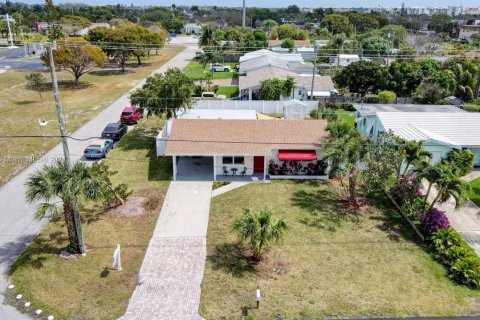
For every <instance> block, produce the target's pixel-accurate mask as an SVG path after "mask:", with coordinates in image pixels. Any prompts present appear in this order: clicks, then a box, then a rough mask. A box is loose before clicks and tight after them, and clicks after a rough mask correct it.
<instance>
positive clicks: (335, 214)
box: [291, 183, 360, 232]
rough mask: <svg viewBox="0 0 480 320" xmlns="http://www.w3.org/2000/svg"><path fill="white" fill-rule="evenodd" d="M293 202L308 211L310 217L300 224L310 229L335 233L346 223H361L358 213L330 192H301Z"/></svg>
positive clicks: (295, 194)
mask: <svg viewBox="0 0 480 320" xmlns="http://www.w3.org/2000/svg"><path fill="white" fill-rule="evenodd" d="M309 184H311V185H312V184H313V183H309ZM313 185H319V183H316V184H313ZM291 201H292V203H293V205H295V206H297V207H300V208H302V209H305V210H306V211H308V214H309V215H308V216H304V217H302V218H300V222H301V223H303V224H305V225H307V226H310V227H315V228H319V229H325V230H328V231H331V232H335V231H336V230H337V228H338V227H341V226H342V225H343V224H344V223H346V222H352V223H355V224H358V223H360V219H359V215H358V213H357V212H356V211H355V210H352V209H349V208H347V207H346V206H344V204H343V203H342V201H341V199H339V197H338V195H337V194H336V193H335V192H332V191H330V190H325V189H317V190H314V191H305V190H300V191H297V192H295V193H294V194H293V196H292V198H291Z"/></svg>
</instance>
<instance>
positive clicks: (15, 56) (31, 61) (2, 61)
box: [0, 44, 45, 70]
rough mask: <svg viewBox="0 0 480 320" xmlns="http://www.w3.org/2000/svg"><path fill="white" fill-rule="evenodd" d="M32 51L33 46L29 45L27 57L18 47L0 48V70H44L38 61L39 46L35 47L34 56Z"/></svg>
mask: <svg viewBox="0 0 480 320" xmlns="http://www.w3.org/2000/svg"><path fill="white" fill-rule="evenodd" d="M33 49H34V47H33V44H29V48H28V50H27V52H28V55H26V54H25V53H26V52H25V48H24V47H23V46H19V47H18V48H0V69H6V68H7V69H8V68H9V69H11V70H44V69H45V66H44V65H43V63H42V61H41V60H40V53H41V52H39V51H38V50H39V49H40V46H39V45H37V44H36V45H35V49H37V51H36V52H35V53H36V54H35V55H32V50H33Z"/></svg>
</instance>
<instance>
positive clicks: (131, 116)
mask: <svg viewBox="0 0 480 320" xmlns="http://www.w3.org/2000/svg"><path fill="white" fill-rule="evenodd" d="M142 116H143V113H142V110H141V109H139V108H137V107H126V108H125V109H123V111H122V115H121V116H120V122H121V123H123V124H132V123H138V121H140V118H142Z"/></svg>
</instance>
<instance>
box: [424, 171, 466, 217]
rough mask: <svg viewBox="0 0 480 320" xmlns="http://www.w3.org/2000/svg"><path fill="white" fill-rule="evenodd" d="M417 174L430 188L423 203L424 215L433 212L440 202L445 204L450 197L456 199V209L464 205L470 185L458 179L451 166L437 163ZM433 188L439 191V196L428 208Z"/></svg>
mask: <svg viewBox="0 0 480 320" xmlns="http://www.w3.org/2000/svg"><path fill="white" fill-rule="evenodd" d="M417 174H418V177H419V178H420V179H425V180H427V181H428V188H427V192H426V194H425V199H424V203H423V208H424V213H426V212H429V211H430V210H432V208H433V207H434V206H435V204H436V203H437V202H438V201H441V202H445V201H447V200H448V199H449V198H450V197H453V198H454V199H455V209H458V208H460V207H461V206H462V205H463V203H464V201H465V191H466V190H468V184H467V183H465V182H463V181H462V180H461V179H460V178H459V177H458V175H457V174H456V172H455V170H454V169H453V168H452V166H451V165H450V164H447V163H437V164H435V165H433V166H432V165H429V166H425V167H424V168H423V170H419V172H417ZM432 187H435V188H436V189H437V195H436V196H435V198H434V199H433V201H432V203H431V204H430V206H429V207H428V208H427V199H428V196H429V195H430V193H431V191H432Z"/></svg>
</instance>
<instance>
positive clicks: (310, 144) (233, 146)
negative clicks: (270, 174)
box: [165, 119, 327, 155]
mask: <svg viewBox="0 0 480 320" xmlns="http://www.w3.org/2000/svg"><path fill="white" fill-rule="evenodd" d="M326 125H327V122H326V121H325V120H281V121H271V120H196V119H193V120H187V119H175V120H173V122H172V128H171V131H170V135H169V137H168V140H167V144H166V152H165V154H166V155H223V154H225V155H266V154H270V153H271V151H272V149H318V148H320V145H321V143H322V140H323V139H324V138H325V137H326V136H327V133H326V131H325V127H326Z"/></svg>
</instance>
